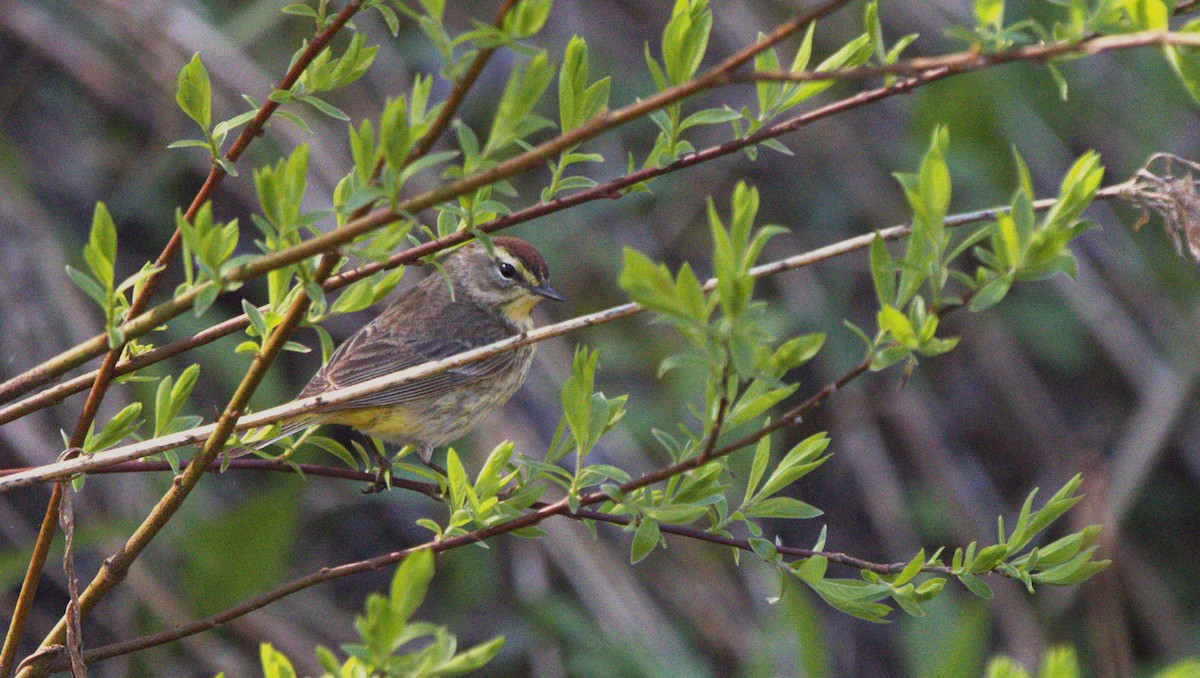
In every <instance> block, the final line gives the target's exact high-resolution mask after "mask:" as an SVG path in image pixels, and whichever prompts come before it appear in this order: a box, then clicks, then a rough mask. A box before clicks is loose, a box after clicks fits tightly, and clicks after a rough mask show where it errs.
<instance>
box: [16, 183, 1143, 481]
mask: <svg viewBox="0 0 1200 678" xmlns="http://www.w3.org/2000/svg"><path fill="white" fill-rule="evenodd" d="M1127 188H1128V182H1125V183H1121V184H1115V185H1111V186H1106V187H1104V188H1102V189H1100V190H1098V191H1097V192H1096V198H1112V197H1115V196H1119V195H1121V194H1122V192H1123V191H1125V190H1126V189H1127ZM1054 203H1055V200H1054V199H1052V198H1044V199H1042V200H1038V201H1036V202H1035V203H1034V209H1036V210H1039V211H1044V210H1047V209H1049V208H1050V207H1051V206H1052V205H1054ZM1006 210H1007V208H1005V207H1000V208H989V209H984V210H976V211H973V212H964V213H961V214H957V215H952V216H950V217H948V218H947V219H946V221H945V223H946V226H948V227H958V226H962V225H964V224H968V223H973V222H978V221H984V220H987V219H994V218H996V215H997V214H999V213H1001V212H1004V211H1006ZM908 233H910V228H909V227H908V226H904V225H900V226H892V227H890V228H885V229H882V230H880V231H878V232H877V234H878V235H879V236H880V237H883V238H884V239H886V240H892V239H896V238H901V237H904V236H905V235H908ZM875 236H876V233H869V234H866V235H860V236H855V237H853V238H848V239H846V240H842V241H839V242H836V243H833V244H831V245H827V246H825V247H821V248H818V249H815V250H812V251H809V252H803V253H800V254H796V255H793V256H791V257H786V258H784V259H779V260H776V261H771V262H767V263H764V264H759V265H758V266H755V267H754V268H753V269H751V271H750V273H751V275H753V276H754V277H756V278H761V277H764V276H769V275H774V274H776V273H780V272H783V271H790V270H793V269H796V268H801V267H804V266H808V265H810V264H814V263H817V262H821V261H825V260H827V259H830V258H832V257H835V256H839V255H842V254H846V253H849V252H854V251H857V250H861V249H865V248H866V247H869V246H870V244H871V241H872V240H873V239H874V238H875ZM715 286H716V281H715V279H709V280H707V281H706V282H705V283H704V286H703V287H704V289H705V290H708V291H711V290H712V289H713V288H714V287H715ZM644 310H645V308H644V307H642V306H641V305H640V304H637V303H627V304H621V305H619V306H613V307H610V308H607V309H603V310H601V311H597V312H595V313H590V314H587V315H583V316H578V317H575V318H571V319H568V320H564V321H562V322H559V323H555V324H552V325H546V326H544V327H539V328H536V329H533V330H531V331H529V332H527V333H524V334H521V335H517V336H514V337H510V338H508V339H504V340H502V341H499V342H496V343H493V344H488V345H486V346H482V347H480V348H477V349H473V350H471V351H466V352H464V353H459V354H457V355H454V356H451V357H449V358H444V359H442V360H436V361H432V362H428V363H424V364H421V365H416V366H413V367H410V368H407V369H404V370H401V371H399V372H394V373H392V374H389V375H385V376H382V377H376V378H375V379H371V380H369V381H365V382H362V383H361V384H357V385H355V386H351V387H347V388H343V389H338V390H336V391H330V392H328V393H326V394H322V395H320V396H314V397H310V398H305V399H303V400H295V401H292V402H290V403H287V404H284V405H279V406H277V407H273V408H270V409H267V410H263V411H261V412H257V413H254V414H249V415H246V416H243V417H241V418H240V419H239V420H238V422H237V425H236V427H235V430H238V431H242V430H247V429H251V428H257V427H260V426H266V425H269V424H271V423H273V422H276V421H281V420H286V419H290V418H294V417H297V416H300V415H303V414H306V413H309V412H312V411H314V410H318V409H321V408H323V407H327V406H329V405H333V404H341V403H344V402H349V401H350V400H354V399H356V398H361V397H365V396H368V395H372V394H375V393H379V392H381V391H384V390H388V389H391V388H395V387H397V386H399V385H402V384H406V383H409V382H411V381H415V380H417V379H422V378H425V377H428V376H430V375H433V374H437V373H439V372H443V371H446V370H449V369H453V368H455V367H461V366H462V365H466V364H469V363H471V362H475V361H478V360H482V359H484V358H487V357H490V356H494V355H498V354H500V353H504V352H506V351H511V350H515V349H517V348H519V347H521V346H526V345H528V344H533V343H537V342H539V341H545V340H546V339H550V338H552V337H557V336H561V335H564V334H567V333H569V332H573V331H576V330H580V329H584V328H586V327H592V326H595V325H600V324H603V323H607V322H611V321H613V320H618V319H621V318H626V317H628V316H631V315H635V314H637V313H641V312H642V311H644ZM213 428H214V427H213V425H211V424H210V425H207V426H201V427H198V428H194V429H189V430H187V431H181V432H179V433H174V434H171V435H167V436H161V437H159V438H154V439H152V440H147V441H143V442H139V443H134V444H130V445H123V446H120V447H115V448H112V449H109V450H105V451H103V452H97V453H96V454H94V455H92V456H90V457H87V458H79V459H73V460H70V461H65V462H61V463H54V464H47V465H44V466H38V467H34V468H32V469H29V470H26V471H22V472H20V473H13V474H11V475H6V476H2V477H0V492H5V491H8V490H12V489H16V488H18V487H23V486H26V485H31V484H35V483H38V482H43V481H46V480H55V479H59V478H66V477H69V476H71V475H74V474H76V473H85V472H94V471H95V470H96V469H99V468H103V467H106V466H109V465H111V464H115V463H120V462H123V461H131V460H134V459H140V458H142V457H146V456H149V455H151V454H157V453H159V452H163V451H166V450H169V449H174V448H177V447H183V446H186V445H194V444H197V443H199V442H202V441H203V440H204V439H205V438H206V437H207V436H208V435H209V434H210V433H211V432H212V431H213Z"/></svg>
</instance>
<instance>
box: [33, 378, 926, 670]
mask: <svg viewBox="0 0 1200 678" xmlns="http://www.w3.org/2000/svg"><path fill="white" fill-rule="evenodd" d="M867 365H868V364H867V363H864V364H862V365H859V366H857V367H855V368H854V369H852V370H851V371H850V372H847V373H846V374H844V375H842V377H841V378H839V379H838V380H837V381H835V382H832V383H830V384H829V385H827V386H825V387H824V388H823V389H821V390H820V391H818V392H817V393H816V394H814V395H813V396H812V397H810V398H809V399H807V400H805V401H804V402H803V403H801V404H800V405H798V406H796V407H794V408H792V410H790V411H789V412H788V414H787V415H785V416H784V417H783V418H782V419H781V420H780V421H784V422H787V421H793V420H795V418H796V417H797V416H799V415H800V414H803V413H805V412H808V411H809V410H811V409H813V408H815V407H817V406H818V405H819V404H820V403H821V402H822V401H823V400H824V399H825V398H827V397H829V396H830V395H832V394H833V393H834V392H836V391H837V390H838V388H840V387H841V386H844V385H845V384H846V383H848V382H849V381H851V380H853V379H854V378H856V377H858V376H861V375H862V374H863V373H865V372H866V370H867ZM776 424H778V422H776ZM776 428H777V426H776V425H775V424H773V425H771V426H769V427H766V428H765V429H763V430H764V431H766V432H764V433H762V435H768V434H769V432H770V431H771V430H775V429H776ZM762 435H758V436H755V435H753V434H752V435H750V436H746V437H745V438H743V439H741V440H739V441H736V442H734V443H731V444H729V445H726V446H724V447H722V448H720V449H719V450H716V451H714V452H713V454H712V455H711V456H710V457H709V460H711V459H713V458H716V457H720V456H725V455H728V454H730V453H732V452H734V451H735V450H737V449H740V448H742V447H746V446H747V445H751V444H753V443H754V442H755V441H757V439H758V438H760V437H762ZM695 460H696V458H693V460H691V461H695ZM705 463H707V462H705ZM701 465H702V464H701ZM689 468H690V466H689V464H688V462H684V463H682V464H676V465H673V466H670V467H667V468H664V469H662V470H660V471H659V472H656V473H652V474H649V475H647V476H643V477H642V478H639V479H637V480H634V481H631V482H629V483H625V484H624V485H622V486H621V489H622V490H623V491H626V492H630V491H633V490H635V489H639V488H641V487H645V486H648V485H651V484H654V483H657V482H660V481H661V480H665V479H666V478H668V477H670V476H672V475H678V474H679V473H683V472H685V471H686V470H689ZM609 499H610V498H609V497H608V495H606V494H604V493H603V492H592V493H590V494H588V495H586V496H584V497H582V498H581V508H580V509H578V510H576V511H574V512H571V510H570V508H569V504H568V500H567V499H566V498H564V499H561V500H559V501H556V502H552V503H544V502H539V503H537V504H535V505H534V506H533V507H532V508H533V509H534V510H532V511H530V512H528V513H525V514H523V515H521V516H519V517H517V518H513V519H511V520H508V521H505V522H502V523H498V524H496V525H493V526H490V527H488V528H483V529H479V530H476V531H474V532H470V533H468V534H464V535H461V536H457V537H450V538H447V539H442V540H440V541H439V540H433V541H429V542H426V543H424V544H421V545H418V546H413V547H410V548H407V549H402V550H399V551H394V552H392V553H387V554H383V555H380V556H376V557H374V558H371V559H368V560H363V561H358V562H353V563H346V564H343V565H338V566H335V567H324V568H321V569H320V570H317V571H316V572H312V573H310V574H308V575H305V576H303V577H299V578H297V579H294V580H292V581H291V582H288V583H286V584H284V585H283V586H280V587H277V588H275V589H272V590H270V591H267V592H265V593H263V594H261V595H258V596H255V597H254V598H251V599H249V600H246V601H244V602H243V603H241V604H239V605H235V606H233V607H231V608H229V609H227V610H224V611H223V612H220V613H218V614H216V615H213V616H211V617H207V618H205V619H201V620H197V621H194V622H190V623H187V624H180V625H177V626H175V627H174V628H171V629H168V630H166V631H161V632H159V633H155V634H152V635H148V636H144V637H141V638H136V639H133V640H130V641H125V642H121V643H114V644H112V645H106V646H104V647H100V648H96V649H93V650H88V651H86V652H85V653H84V655H83V657H84V660H85V661H87V662H93V661H98V660H100V659H106V658H109V657H114V656H117V655H122V654H129V653H131V652H136V651H138V650H142V649H146V648H149V647H154V646H157V645H162V644H164V643H168V642H172V641H174V640H178V639H180V638H183V637H186V636H189V635H194V634H196V633H200V632H203V631H207V630H209V629H212V628H215V627H216V626H219V625H221V624H224V623H227V622H229V621H231V620H233V619H236V618H238V617H241V616H244V615H246V614H248V613H250V612H253V611H255V610H258V609H261V608H263V607H265V606H267V605H269V604H271V603H273V602H275V601H278V600H280V599H282V598H285V597H287V596H289V595H291V594H293V593H296V592H298V591H301V590H303V589H306V588H310V587H313V586H316V585H318V584H323V583H326V582H329V581H333V580H335V579H340V578H342V577H347V576H350V575H354V574H360V573H364V572H370V571H376V570H379V569H381V568H383V567H387V566H389V565H394V564H395V563H398V562H399V561H401V560H403V559H404V558H405V557H406V556H408V555H409V554H411V553H413V552H415V551H418V550H421V549H429V550H431V551H433V552H434V553H441V552H444V551H449V550H451V549H455V548H459V547H462V546H466V545H468V544H474V543H477V542H481V541H484V540H486V539H490V538H491V537H495V536H497V535H500V534H505V533H509V532H512V531H514V530H517V529H520V528H522V527H529V526H532V525H536V524H537V523H540V522H541V521H543V520H545V519H546V518H549V517H551V516H563V517H566V518H571V519H574V520H593V521H599V522H606V523H611V524H616V525H628V524H629V522H630V519H629V518H628V517H626V516H614V515H609V514H606V513H603V512H600V511H593V510H589V509H587V508H584V507H586V506H590V505H594V504H598V503H602V502H605V501H608V500H609ZM659 529H660V530H661V531H663V532H666V533H668V534H674V535H678V536H681V537H686V538H691V539H697V540H702V541H708V542H712V543H716V544H720V545H723V546H729V547H732V548H737V549H741V550H745V551H751V550H753V549H752V547H751V546H750V544H749V542H748V541H746V540H741V539H735V538H730V537H723V536H720V535H713V534H709V533H707V532H704V531H703V530H699V529H695V528H690V527H684V526H678V525H660V526H659ZM778 549H779V552H780V553H783V554H785V555H790V556H794V557H799V558H808V557H812V556H817V555H819V556H824V557H826V558H828V559H829V560H830V562H834V563H839V564H843V565H847V566H850V567H855V568H858V569H866V570H870V571H873V572H877V573H879V574H894V573H896V572H898V571H900V570H902V569H903V568H904V567H905V565H906V564H905V563H890V564H889V563H872V562H869V561H865V560H861V559H858V558H854V557H852V556H848V555H846V554H844V553H836V552H826V551H815V550H811V549H803V548H797V547H789V546H779V547H778ZM923 571H927V572H937V573H941V574H945V573H948V572H949V569H948V568H945V567H938V566H931V567H927V568H925V569H924V570H923ZM60 661H61V660H60ZM54 667H55V668H57V664H55V665H54Z"/></svg>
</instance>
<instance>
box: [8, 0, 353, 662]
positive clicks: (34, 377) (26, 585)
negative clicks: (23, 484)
mask: <svg viewBox="0 0 1200 678" xmlns="http://www.w3.org/2000/svg"><path fill="white" fill-rule="evenodd" d="M360 6H361V2H360V1H359V0H354V1H353V2H350V3H348V4H347V5H346V7H344V8H343V9H342V11H340V12H338V14H337V15H336V16H335V17H334V18H333V20H332V21H331V22H330V24H329V26H327V27H326V28H325V29H324V30H322V31H320V32H319V33H318V34H317V35H316V36H314V37H313V40H312V42H310V43H309V44H308V46H307V47H306V48H305V50H304V51H303V52H302V53H301V54H300V56H299V57H298V58H297V59H296V61H295V62H294V63H293V64H292V66H291V68H289V69H288V72H287V73H286V74H284V77H283V79H282V80H281V81H280V83H279V86H278V89H291V88H292V86H293V85H295V84H296V82H297V81H298V80H299V79H300V75H301V74H302V73H303V72H304V70H305V69H306V68H308V65H309V64H310V63H312V60H313V59H315V58H316V57H317V55H318V54H320V52H321V50H323V49H324V47H325V45H326V44H327V43H328V42H329V40H330V39H331V38H332V37H333V36H334V34H336V33H337V32H338V31H340V30H341V29H342V27H343V26H345V24H346V22H347V21H349V20H350V18H351V17H352V16H354V14H355V13H357V12H358V10H359V7H360ZM278 107H279V104H278V103H276V102H274V101H271V100H270V99H269V98H268V99H267V101H266V103H265V104H263V106H262V107H261V108H260V109H259V111H258V113H257V114H256V115H255V116H254V119H253V120H251V121H250V122H249V123H248V124H247V125H246V127H245V128H244V129H243V130H242V132H241V133H240V134H239V135H238V137H237V139H236V140H234V143H233V145H232V146H230V148H229V151H228V152H226V154H225V159H226V160H227V161H228V162H230V163H233V162H237V159H238V158H240V157H241V155H242V153H243V152H245V150H246V149H247V148H248V147H249V146H250V143H251V142H252V141H254V139H255V138H257V137H258V136H259V134H260V133H261V132H262V129H263V126H264V125H266V122H267V120H268V119H270V117H271V115H272V114H273V113H274V112H275V109H276V108H278ZM225 175H226V172H225V168H224V167H222V166H221V164H220V163H217V162H213V163H212V167H211V169H210V170H209V174H208V177H207V178H206V179H205V181H204V185H203V186H201V188H200V190H199V191H198V192H197V193H196V196H195V198H193V199H192V203H191V205H189V206H188V209H187V212H186V213H185V214H184V218H185V219H187V220H188V221H191V220H192V219H194V218H195V217H196V214H197V212H199V210H200V208H201V206H203V205H204V203H206V202H208V200H210V199H211V197H212V195H213V193H214V192H215V191H216V189H217V186H218V185H220V183H221V181H222V180H223V179H224V178H225ZM182 243H183V239H182V235H181V233H180V231H179V229H175V232H174V233H173V234H172V235H171V237H170V239H169V240H168V241H167V244H166V246H164V247H163V250H162V252H160V253H159V255H158V257H157V258H156V259H155V261H154V264H153V265H154V267H155V268H157V269H158V271H157V272H156V273H152V274H150V275H149V276H147V278H146V280H145V281H144V282H143V283H142V285H141V286H140V289H138V291H137V292H136V293H135V294H134V295H133V299H132V300H131V301H130V304H129V309H128V310H127V311H126V313H125V317H126V318H133V317H136V316H137V315H139V314H140V313H141V312H142V310H143V309H145V307H146V306H147V304H149V302H150V297H151V296H152V295H153V294H154V292H155V291H156V290H157V288H158V283H159V280H161V275H162V272H163V271H164V270H166V267H167V266H168V265H169V264H170V263H171V261H172V260H173V259H174V258H175V256H176V255H177V254H178V252H179V249H180V247H181V246H182ZM102 336H103V335H102ZM127 339H128V337H127ZM104 346H107V339H105V340H104V344H103V346H102V347H101V350H103V348H104ZM123 350H124V345H121V346H117V347H114V348H112V350H110V351H109V352H108V354H107V355H106V356H105V358H104V362H103V363H102V364H101V366H100V369H99V370H98V371H97V373H96V377H95V379H94V380H93V381H92V384H91V389H92V390H91V393H89V395H88V399H87V402H86V403H85V404H84V408H83V412H82V413H81V414H80V416H79V419H78V421H77V423H76V426H75V431H74V434H73V435H72V436H71V440H70V441H69V442H68V445H67V447H68V448H69V449H77V448H79V447H81V446H82V445H83V441H84V438H85V437H86V435H87V432H88V430H89V429H90V428H91V426H92V422H93V421H94V420H95V417H96V413H97V412H98V411H99V409H100V403H101V401H102V400H103V399H104V395H105V394H106V393H107V391H108V387H109V385H110V384H111V383H112V379H113V377H114V374H115V369H116V366H117V361H118V359H119V358H120V356H121V353H122V351H123ZM48 367H49V365H48V364H47V363H42V364H41V365H38V366H36V367H34V368H33V369H31V370H28V371H26V372H25V373H23V374H22V375H19V376H17V377H15V378H13V379H10V380H9V381H7V382H5V383H4V384H0V402H3V401H5V400H9V399H11V397H14V396H13V395H10V394H15V395H20V394H21V393H24V392H26V391H28V390H29V388H36V387H37V386H39V385H41V384H44V383H46V382H47V381H48V380H49V379H52V378H53V377H54V376H56V374H60V373H61V372H59V373H54V372H53V371H52V370H45V369H43V368H48ZM63 492H64V488H63V487H62V486H61V484H59V485H55V487H54V490H53V491H52V492H51V495H50V501H49V502H47V505H46V513H45V518H44V519H43V521H42V527H43V529H42V530H41V531H39V533H38V541H37V542H35V544H34V550H33V555H32V557H31V558H30V560H29V568H28V569H27V570H26V573H25V579H24V581H23V582H22V584H21V593H20V595H19V596H18V598H17V607H16V609H14V611H13V616H12V621H11V623H10V624H9V628H8V633H7V634H6V635H5V638H4V647H3V650H0V676H4V677H7V676H8V675H10V674H11V672H12V663H13V660H14V659H15V658H16V653H17V645H18V644H19V643H20V640H21V636H22V635H23V634H24V629H25V623H26V621H27V620H28V617H29V610H30V609H31V606H32V605H33V600H34V597H35V595H36V592H37V587H38V584H39V583H40V581H41V572H42V568H43V567H44V566H45V561H46V552H47V551H48V550H49V548H50V539H51V538H53V536H54V521H53V517H55V516H57V514H58V512H59V507H60V505H61V503H62V499H63ZM35 566H36V569H35Z"/></svg>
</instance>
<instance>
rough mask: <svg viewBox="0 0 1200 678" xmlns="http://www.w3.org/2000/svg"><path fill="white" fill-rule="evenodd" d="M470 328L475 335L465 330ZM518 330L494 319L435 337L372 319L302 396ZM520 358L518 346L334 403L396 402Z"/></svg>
mask: <svg viewBox="0 0 1200 678" xmlns="http://www.w3.org/2000/svg"><path fill="white" fill-rule="evenodd" d="M467 334H470V335H471V336H469V337H468V336H464V335H467ZM513 334H516V332H515V331H514V330H513V329H511V328H508V327H506V326H505V325H503V324H502V323H499V322H492V323H477V324H474V326H473V327H472V331H471V332H469V333H468V332H462V333H461V334H460V335H459V336H456V337H444V338H440V339H431V338H428V337H427V336H413V335H412V334H408V333H403V332H399V333H398V332H388V331H385V330H383V329H381V327H380V326H379V325H378V324H376V323H371V324H369V325H367V326H366V327H364V328H363V329H362V330H360V331H359V332H358V333H357V334H355V335H354V336H353V337H351V338H350V339H348V340H346V342H345V343H344V344H342V345H341V346H339V347H338V350H337V351H335V352H334V354H333V356H331V357H330V359H329V362H328V363H326V365H325V367H323V368H321V370H320V371H319V372H317V374H316V375H315V376H314V377H313V379H312V381H310V382H309V384H308V386H305V387H304V390H303V391H301V393H300V397H301V398H303V397H307V396H312V395H317V394H319V393H324V392H327V391H331V390H334V389H337V388H342V387H345V386H351V385H354V384H358V383H362V382H364V381H367V380H368V379H373V378H375V377H380V376H383V375H385V374H391V373H393V372H398V371H400V370H402V369H405V368H407V367H412V366H414V365H420V364H421V363H426V362H429V361H431V360H439V359H442V358H448V357H450V356H453V355H456V354H459V353H462V352H464V351H469V350H471V349H473V348H478V347H479V346H484V345H486V344H490V343H492V342H495V341H499V340H501V339H504V338H506V337H509V336H512V335H513ZM517 359H518V358H517V354H516V353H515V352H513V351H508V352H506V353H501V354H499V355H494V356H491V357H488V358H484V359H482V360H478V361H475V362H472V363H468V364H466V365H460V366H459V367H455V368H452V369H449V370H445V371H443V372H439V373H437V374H433V375H430V376H428V377H423V378H420V379H417V380H415V381H410V382H408V383H407V384H401V385H399V386H397V387H395V388H392V389H388V390H386V391H383V392H381V393H376V394H375V395H372V396H367V397H365V398H362V399H359V400H356V401H355V402H353V403H346V404H342V405H335V406H331V407H330V408H329V409H331V410H334V409H348V408H358V407H378V406H386V405H396V404H400V403H404V402H407V401H411V400H413V399H415V398H426V397H436V396H437V395H439V394H442V393H446V392H448V391H451V390H453V389H455V388H458V387H461V386H464V385H467V384H471V383H475V382H477V381H479V380H481V379H484V378H486V377H488V376H490V375H492V374H495V373H496V372H498V371H501V370H504V369H506V368H509V367H511V366H512V365H513V362H514V361H516V360H517Z"/></svg>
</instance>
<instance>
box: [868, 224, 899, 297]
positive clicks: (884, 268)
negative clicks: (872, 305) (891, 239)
mask: <svg viewBox="0 0 1200 678" xmlns="http://www.w3.org/2000/svg"><path fill="white" fill-rule="evenodd" d="M871 280H872V282H874V284H875V296H876V298H877V299H879V305H880V306H890V305H892V304H895V303H896V270H895V264H894V263H893V262H892V255H891V254H889V253H888V251H887V245H886V244H885V243H884V242H883V238H882V237H880V235H879V234H878V233H876V234H875V238H874V239H872V240H871Z"/></svg>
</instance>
